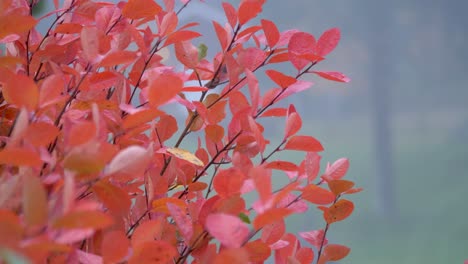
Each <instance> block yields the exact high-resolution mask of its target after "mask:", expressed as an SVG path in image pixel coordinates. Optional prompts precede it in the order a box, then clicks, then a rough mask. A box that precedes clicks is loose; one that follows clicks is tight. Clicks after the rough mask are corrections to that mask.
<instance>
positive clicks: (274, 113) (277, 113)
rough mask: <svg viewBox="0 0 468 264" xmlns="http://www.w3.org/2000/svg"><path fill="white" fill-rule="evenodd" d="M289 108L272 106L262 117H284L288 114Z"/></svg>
mask: <svg viewBox="0 0 468 264" xmlns="http://www.w3.org/2000/svg"><path fill="white" fill-rule="evenodd" d="M287 113H288V110H286V108H282V107H281V108H270V109H268V110H266V111H265V112H263V114H262V115H261V116H260V117H282V116H285V115H287Z"/></svg>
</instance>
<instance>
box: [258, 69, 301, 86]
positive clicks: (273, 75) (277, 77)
mask: <svg viewBox="0 0 468 264" xmlns="http://www.w3.org/2000/svg"><path fill="white" fill-rule="evenodd" d="M265 73H266V74H267V75H268V77H270V79H271V80H272V81H274V82H275V83H276V84H278V85H279V86H280V87H281V88H283V89H285V88H287V87H289V86H290V85H292V84H294V83H296V82H297V80H296V78H294V77H291V76H288V75H285V74H283V73H281V72H279V71H275V70H267V71H265Z"/></svg>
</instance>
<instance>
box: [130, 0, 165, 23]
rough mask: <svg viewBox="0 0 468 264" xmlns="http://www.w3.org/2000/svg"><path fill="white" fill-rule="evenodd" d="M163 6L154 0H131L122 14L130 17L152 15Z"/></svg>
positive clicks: (137, 17)
mask: <svg viewBox="0 0 468 264" xmlns="http://www.w3.org/2000/svg"><path fill="white" fill-rule="evenodd" d="M161 10H162V8H161V7H160V6H159V5H158V4H157V3H156V2H155V1H153V0H129V1H128V2H127V4H126V5H125V6H124V8H123V9H122V15H123V16H124V17H126V18H129V19H139V18H145V17H152V16H155V15H156V14H158V13H159V12H160V11H161Z"/></svg>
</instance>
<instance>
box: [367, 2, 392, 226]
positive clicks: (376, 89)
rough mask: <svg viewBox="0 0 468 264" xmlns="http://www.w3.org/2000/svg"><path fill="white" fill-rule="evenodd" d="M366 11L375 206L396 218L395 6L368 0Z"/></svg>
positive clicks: (383, 212) (390, 216) (386, 214)
mask: <svg viewBox="0 0 468 264" xmlns="http://www.w3.org/2000/svg"><path fill="white" fill-rule="evenodd" d="M369 4H370V8H369V10H368V12H369V13H368V17H367V18H368V24H367V25H368V27H369V33H370V38H369V40H370V43H369V45H370V54H371V57H370V60H371V61H370V74H369V76H370V93H371V96H370V98H371V104H370V106H371V118H372V120H371V121H372V122H371V124H372V131H373V137H374V138H373V143H374V144H373V147H374V148H373V153H374V157H375V160H374V162H375V168H376V171H375V172H376V177H377V192H378V199H379V201H378V206H379V209H381V212H382V214H384V215H385V216H386V217H389V218H390V219H394V218H396V217H397V209H396V200H395V197H396V195H395V192H396V191H395V181H396V179H395V172H394V161H393V135H392V126H391V112H392V93H391V90H392V88H393V85H394V84H395V83H396V82H395V75H396V74H395V70H396V69H395V66H396V65H397V61H396V58H398V56H397V54H395V53H396V51H395V44H396V43H397V42H398V41H399V40H398V36H397V34H396V32H395V18H394V17H395V16H394V14H395V9H394V7H393V3H392V1H372V3H369Z"/></svg>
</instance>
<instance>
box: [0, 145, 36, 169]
mask: <svg viewBox="0 0 468 264" xmlns="http://www.w3.org/2000/svg"><path fill="white" fill-rule="evenodd" d="M0 164H7V165H12V166H32V167H36V166H41V165H42V161H41V158H40V156H39V154H37V152H35V151H32V150H29V149H23V148H16V147H15V148H6V149H3V150H1V151H0Z"/></svg>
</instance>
